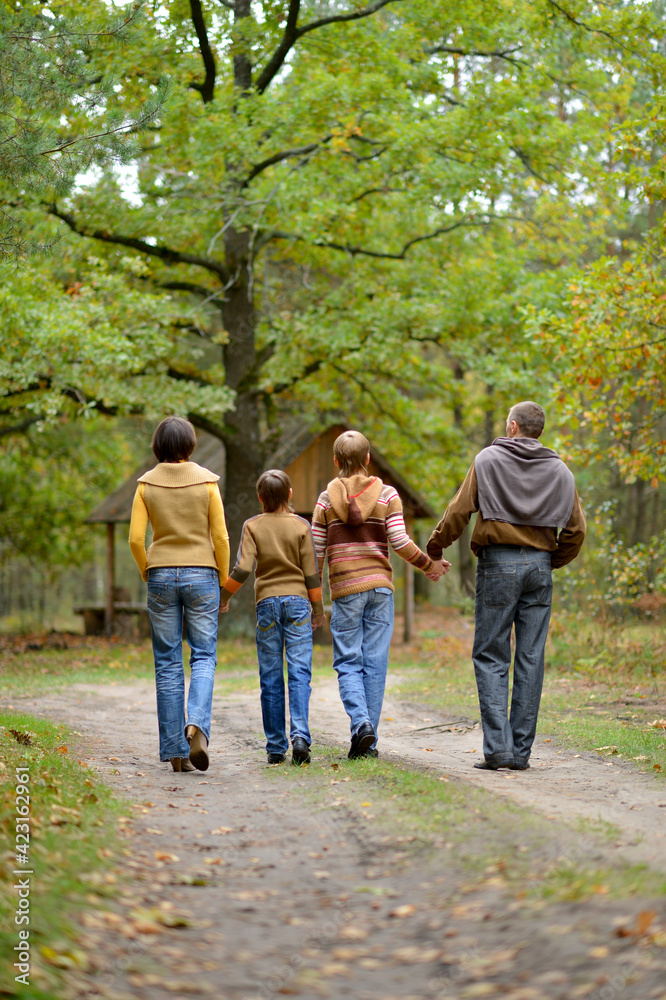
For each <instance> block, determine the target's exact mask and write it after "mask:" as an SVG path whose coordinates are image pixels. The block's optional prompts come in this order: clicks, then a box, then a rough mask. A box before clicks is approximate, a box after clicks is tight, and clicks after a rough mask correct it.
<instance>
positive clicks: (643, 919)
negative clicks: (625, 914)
mask: <svg viewBox="0 0 666 1000" xmlns="http://www.w3.org/2000/svg"><path fill="white" fill-rule="evenodd" d="M656 916H657V913H656V911H655V910H641V912H640V913H639V914H638V916H637V917H636V926H635V927H618V928H617V930H616V931H615V933H616V935H617V936H618V937H641V936H642V935H643V934H645V932H646V931H647V930H648V928H649V927H650V925H651V924H652V921H653V920H654V918H655V917H656Z"/></svg>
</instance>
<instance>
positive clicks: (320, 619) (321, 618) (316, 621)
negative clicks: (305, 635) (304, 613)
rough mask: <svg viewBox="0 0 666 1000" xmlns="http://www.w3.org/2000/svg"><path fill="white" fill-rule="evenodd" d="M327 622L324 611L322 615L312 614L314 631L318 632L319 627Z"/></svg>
mask: <svg viewBox="0 0 666 1000" xmlns="http://www.w3.org/2000/svg"><path fill="white" fill-rule="evenodd" d="M325 624H326V615H325V614H324V613H323V612H322V614H320V615H315V614H313V615H312V631H313V632H316V630H317V629H318V628H321V627H322V626H323V625H325Z"/></svg>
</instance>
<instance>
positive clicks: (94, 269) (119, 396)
mask: <svg viewBox="0 0 666 1000" xmlns="http://www.w3.org/2000/svg"><path fill="white" fill-rule="evenodd" d="M146 270H147V269H146V266H145V265H144V264H143V263H142V262H141V261H138V260H137V259H136V258H135V257H134V256H131V257H124V258H123V259H122V260H120V261H118V262H117V269H116V270H115V271H112V270H110V269H109V268H108V267H107V266H106V264H105V262H104V261H102V260H99V259H97V258H89V259H88V260H87V261H84V262H80V263H78V265H77V262H76V261H73V262H71V263H70V264H69V266H68V264H67V261H66V260H63V261H60V262H58V264H57V265H56V273H55V274H50V273H49V272H48V271H47V269H46V268H45V267H43V266H42V267H37V266H35V265H34V264H32V265H26V266H25V267H24V268H22V269H21V270H19V271H16V270H15V269H14V268H13V267H12V265H10V264H9V263H5V264H4V265H0V277H1V278H2V280H0V324H1V325H2V330H3V338H2V342H1V344H0V419H3V420H4V426H2V425H0V433H2V434H3V435H7V434H9V433H11V430H12V426H13V424H19V425H20V426H19V428H18V429H23V427H24V426H26V427H27V426H30V425H31V424H32V423H36V424H37V425H42V424H44V423H45V422H47V421H48V420H49V419H51V420H53V419H56V420H60V419H62V418H63V417H64V416H70V415H71V416H79V417H89V416H93V415H94V414H95V413H96V412H100V413H104V414H107V415H116V414H122V413H132V412H134V413H136V412H141V413H144V414H146V415H147V416H148V417H150V418H151V419H152V418H155V417H157V416H160V415H163V414H164V413H165V412H171V411H173V410H174V409H180V410H184V411H187V410H188V409H189V408H190V407H192V406H199V407H201V408H202V409H204V410H205V411H206V412H207V413H209V414H211V416H215V415H216V414H221V413H224V411H225V409H226V408H228V406H229V405H230V400H231V395H230V393H229V391H228V390H227V389H226V388H225V387H224V385H223V384H222V383H221V380H220V378H219V375H218V373H217V372H216V371H215V368H214V367H213V368H209V370H208V372H207V376H206V380H205V381H204V380H202V379H199V380H197V379H196V378H195V377H194V376H195V374H196V372H197V367H196V362H197V361H198V359H199V357H200V356H201V354H202V353H203V352H202V350H201V348H200V347H198V345H197V343H196V341H194V343H191V344H188V345H187V361H188V365H189V366H190V371H191V373H192V375H193V377H192V379H191V380H174V379H173V378H172V377H171V374H170V366H171V365H172V364H173V363H174V361H175V360H176V359H178V357H179V354H181V353H182V352H183V349H184V346H183V342H184V341H185V340H186V338H187V335H188V333H189V331H190V330H193V329H196V327H195V323H196V319H197V312H196V310H192V309H190V310H189V312H190V315H189V317H183V316H182V315H179V314H178V312H177V311H176V310H175V308H174V304H173V303H172V301H171V299H170V297H169V296H168V295H165V294H161V295H160V294H156V293H155V292H154V291H153V290H152V289H151V287H150V286H149V285H148V284H147V281H146ZM58 272H60V273H58ZM183 327H184V329H183Z"/></svg>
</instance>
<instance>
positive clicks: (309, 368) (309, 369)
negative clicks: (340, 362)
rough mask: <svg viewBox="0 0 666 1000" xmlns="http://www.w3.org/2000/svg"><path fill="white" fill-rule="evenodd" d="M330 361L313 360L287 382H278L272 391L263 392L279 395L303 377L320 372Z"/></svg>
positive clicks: (323, 359) (328, 359)
mask: <svg viewBox="0 0 666 1000" xmlns="http://www.w3.org/2000/svg"><path fill="white" fill-rule="evenodd" d="M328 361H330V358H319V360H318V361H311V362H310V364H309V365H306V366H305V368H302V369H301V371H300V372H299V373H298V374H297V375H294V376H293V378H290V379H288V380H287V381H286V382H278V384H277V385H274V386H273V388H272V389H271V391H270V392H265V393H263V395H264V396H278V395H280V393H282V392H286V391H287V390H288V389H291V388H293V386H295V385H296V383H297V382H300V381H301V380H302V379H304V378H307V377H308V375H314V374H315V372H318V371H319V369H320V368H321V367H322V366H323V365H324V364H326V363H327V362H328Z"/></svg>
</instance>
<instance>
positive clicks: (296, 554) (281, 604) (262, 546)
mask: <svg viewBox="0 0 666 1000" xmlns="http://www.w3.org/2000/svg"><path fill="white" fill-rule="evenodd" d="M291 495H292V489H291V483H290V481H289V476H288V475H287V474H286V472H282V470H281V469H269V471H268V472H264V473H263V474H262V475H261V476H260V477H259V479H258V480H257V496H258V497H259V502H260V503H261V505H262V506H263V509H264V510H263V513H262V514H257V516H256V517H251V518H250V519H249V520H248V521H246V522H245V524H244V525H243V533H242V536H241V543H240V547H239V549H238V555H237V557H236V565H235V566H234V568H233V571H232V573H231V575H230V576H229V579H228V580H227V582H226V583H225V585H224V587H223V589H222V591H221V593H220V611H221V612H224V611H228V609H229V600H230V598H231V596H232V594H235V593H236V591H237V590H239V589H240V587H242V585H243V584H244V583H245V581H246V580H247V578H248V577H249V575H250V573H251V572H252V570H253V569H254V571H255V583H254V589H255V596H256V601H257V658H258V660H259V681H260V686H261V713H262V718H263V723H264V732H265V734H266V751H267V753H268V763H269V764H282V763H284V760H285V754H286V751H287V748H288V746H289V743H288V742H287V736H286V732H285V691H284V656H285V655H286V658H287V676H288V686H289V715H290V719H291V731H290V736H291V746H292V757H291V762H292V764H308V763H309V762H310V743H311V739H310V730H309V728H308V706H309V702H310V678H311V676H312V632H313V630H314V629H316V628H318V627H319V626H320V625H323V623H324V608H323V604H322V599H321V580H320V578H319V571H318V569H317V558H316V555H315V550H314V543H313V540H312V533H311V531H310V525H309V524H308V522H307V521H306V520H304V518H302V517H298V515H297V514H294V513H293V511H292V510H291V508H290V506H289V501H290V500H291Z"/></svg>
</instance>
